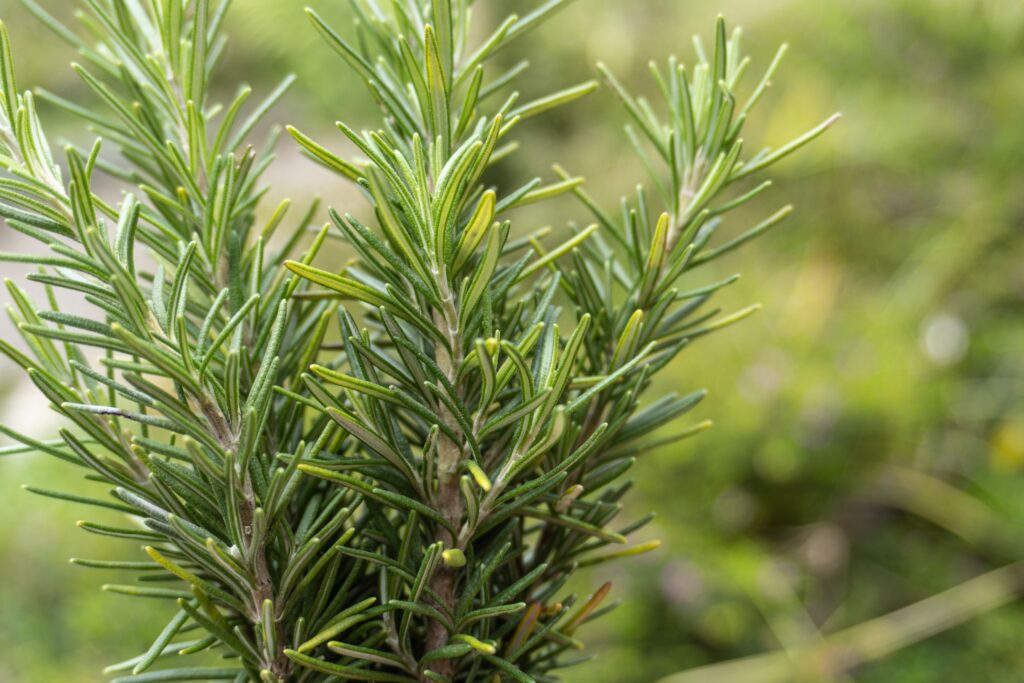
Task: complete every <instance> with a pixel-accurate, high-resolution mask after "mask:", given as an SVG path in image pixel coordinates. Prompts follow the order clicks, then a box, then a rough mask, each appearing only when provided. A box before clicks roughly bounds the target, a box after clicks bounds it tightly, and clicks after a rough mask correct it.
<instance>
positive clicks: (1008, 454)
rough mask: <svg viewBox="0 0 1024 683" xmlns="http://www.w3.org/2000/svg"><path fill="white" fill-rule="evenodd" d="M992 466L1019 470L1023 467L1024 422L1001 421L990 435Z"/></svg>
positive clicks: (1004, 469)
mask: <svg viewBox="0 0 1024 683" xmlns="http://www.w3.org/2000/svg"><path fill="white" fill-rule="evenodd" d="M991 459H992V467H993V468H995V469H997V470H1002V471H1007V470H1019V469H1021V467H1024V422H1022V421H1012V422H1011V421H1008V422H1003V423H1002V424H1001V425H999V427H997V428H996V431H995V433H993V435H992V451H991Z"/></svg>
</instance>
